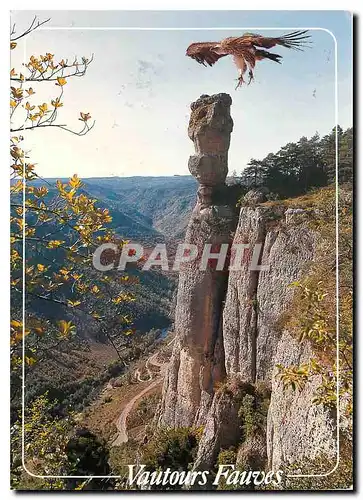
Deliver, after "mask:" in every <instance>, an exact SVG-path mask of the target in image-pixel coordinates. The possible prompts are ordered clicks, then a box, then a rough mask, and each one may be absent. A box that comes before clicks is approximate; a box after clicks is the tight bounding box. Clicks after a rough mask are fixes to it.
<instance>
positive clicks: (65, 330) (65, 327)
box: [58, 319, 76, 337]
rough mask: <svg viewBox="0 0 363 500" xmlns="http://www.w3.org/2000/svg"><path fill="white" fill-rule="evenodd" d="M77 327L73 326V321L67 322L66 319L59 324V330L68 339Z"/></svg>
mask: <svg viewBox="0 0 363 500" xmlns="http://www.w3.org/2000/svg"><path fill="white" fill-rule="evenodd" d="M75 329H76V327H75V326H74V325H72V322H71V321H65V320H64V319H62V320H60V321H59V322H58V330H59V333H60V334H61V336H62V337H68V336H69V335H70V334H71V333H72V332H73V331H74V330H75Z"/></svg>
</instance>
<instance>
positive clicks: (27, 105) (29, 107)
mask: <svg viewBox="0 0 363 500" xmlns="http://www.w3.org/2000/svg"><path fill="white" fill-rule="evenodd" d="M24 107H25V109H26V110H28V111H33V109H34V108H35V106H31V105H30V103H29V102H26V104H25V106H24Z"/></svg>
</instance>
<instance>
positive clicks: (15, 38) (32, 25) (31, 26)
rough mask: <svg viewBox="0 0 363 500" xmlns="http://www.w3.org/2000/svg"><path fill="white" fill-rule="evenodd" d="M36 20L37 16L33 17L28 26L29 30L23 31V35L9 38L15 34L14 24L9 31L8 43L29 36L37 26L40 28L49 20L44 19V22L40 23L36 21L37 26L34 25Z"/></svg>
mask: <svg viewBox="0 0 363 500" xmlns="http://www.w3.org/2000/svg"><path fill="white" fill-rule="evenodd" d="M36 20H37V16H35V17H34V19H33V21H32V23H31V25H30V26H29V28H28V29H27V30H25V31H24V33H22V34H21V35H19V36H16V37H13V38H11V36H12V35H14V34H15V24H14V25H13V28H12V30H11V34H10V41H11V42H15V40H19V39H20V38H23V37H24V36H26V35H29V33H31V32H32V31H34V30H36V29H37V28H39V26H42V25H43V24H45V23H47V22H48V21H50V18H49V19H46V20H45V21H42V22H39V21H38V22H37V24H35V22H36Z"/></svg>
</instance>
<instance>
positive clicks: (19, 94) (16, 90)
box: [10, 87, 23, 99]
mask: <svg viewBox="0 0 363 500" xmlns="http://www.w3.org/2000/svg"><path fill="white" fill-rule="evenodd" d="M10 88H11V93H12V95H13V97H14V98H15V99H21V98H22V97H23V89H21V88H16V87H10Z"/></svg>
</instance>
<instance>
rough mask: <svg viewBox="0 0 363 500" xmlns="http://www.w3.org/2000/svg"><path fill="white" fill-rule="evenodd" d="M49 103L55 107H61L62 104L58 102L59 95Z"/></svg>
mask: <svg viewBox="0 0 363 500" xmlns="http://www.w3.org/2000/svg"><path fill="white" fill-rule="evenodd" d="M51 104H52V106H54V107H55V108H61V107H62V106H63V103H62V102H60V99H59V97H57V98H56V99H54V100H52V101H51Z"/></svg>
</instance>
